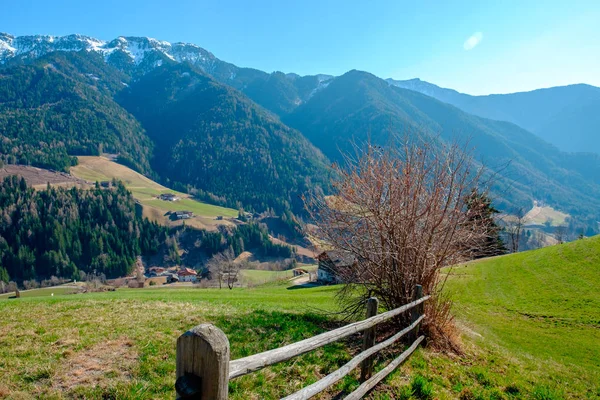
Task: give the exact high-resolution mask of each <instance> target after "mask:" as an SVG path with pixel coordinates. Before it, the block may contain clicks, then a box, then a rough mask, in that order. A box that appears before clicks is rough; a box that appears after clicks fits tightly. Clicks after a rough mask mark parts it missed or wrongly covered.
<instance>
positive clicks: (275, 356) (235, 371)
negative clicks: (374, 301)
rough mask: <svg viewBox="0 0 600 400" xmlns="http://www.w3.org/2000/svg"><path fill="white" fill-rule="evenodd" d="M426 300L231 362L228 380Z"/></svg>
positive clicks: (361, 327)
mask: <svg viewBox="0 0 600 400" xmlns="http://www.w3.org/2000/svg"><path fill="white" fill-rule="evenodd" d="M427 299H429V296H425V297H422V298H421V299H419V300H417V301H413V302H412V303H409V304H406V305H404V306H402V307H399V308H396V309H394V310H391V311H387V312H384V313H382V314H379V315H376V316H374V317H371V318H367V319H365V320H362V321H358V322H354V323H352V324H349V325H346V326H343V327H341V328H338V329H335V330H333V331H329V332H325V333H321V334H320V335H317V336H313V337H312V338H309V339H304V340H301V341H299V342H296V343H292V344H289V345H287V346H283V347H280V348H278V349H274V350H269V351H265V352H264V353H259V354H255V355H253V356H248V357H244V358H240V359H237V360H233V361H231V363H230V364H229V379H233V378H237V377H239V376H243V375H246V374H249V373H250V372H255V371H258V370H260V369H263V368H265V367H268V366H269V365H273V364H277V363H279V362H282V361H287V360H289V359H291V358H294V357H297V356H299V355H302V354H304V353H308V352H309V351H313V350H316V349H318V348H320V347H323V346H325V345H328V344H330V343H333V342H336V341H338V340H340V339H344V338H347V337H348V336H351V335H354V334H355V333H358V332H362V331H364V330H365V329H368V328H371V327H373V326H375V325H379V324H380V323H382V322H385V321H387V320H390V319H392V318H394V317H396V316H398V315H400V314H402V313H404V312H406V311H408V310H410V309H411V308H413V307H415V306H417V305H419V304H421V303H423V302H425V301H426V300H427Z"/></svg>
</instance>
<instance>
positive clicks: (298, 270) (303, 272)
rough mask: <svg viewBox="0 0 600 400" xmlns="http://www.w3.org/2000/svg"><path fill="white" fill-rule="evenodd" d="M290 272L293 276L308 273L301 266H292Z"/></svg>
mask: <svg viewBox="0 0 600 400" xmlns="http://www.w3.org/2000/svg"><path fill="white" fill-rule="evenodd" d="M292 273H293V274H294V276H302V275H305V274H308V271H307V270H305V269H303V268H294V269H293V270H292Z"/></svg>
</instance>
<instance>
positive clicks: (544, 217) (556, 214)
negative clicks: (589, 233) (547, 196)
mask: <svg viewBox="0 0 600 400" xmlns="http://www.w3.org/2000/svg"><path fill="white" fill-rule="evenodd" d="M568 216H569V214H565V213H563V212H560V211H558V210H555V209H554V208H552V207H547V206H546V207H539V206H534V207H533V208H532V209H531V210H529V212H528V213H527V214H525V224H526V225H544V224H545V223H546V222H549V223H550V225H551V226H559V225H562V224H564V223H565V220H566V219H567V217H568Z"/></svg>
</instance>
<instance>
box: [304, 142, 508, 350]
mask: <svg viewBox="0 0 600 400" xmlns="http://www.w3.org/2000/svg"><path fill="white" fill-rule="evenodd" d="M346 164H347V165H346V166H343V167H341V166H334V169H335V172H336V173H335V174H334V176H336V178H335V179H334V181H333V182H332V191H333V195H332V196H328V197H325V196H323V195H322V194H321V195H320V194H312V195H309V196H307V197H305V204H306V208H307V210H308V212H309V214H310V216H311V217H312V219H313V220H314V221H315V224H316V225H317V227H318V228H317V229H316V230H315V232H314V235H315V236H316V238H317V239H318V240H319V241H320V243H322V244H323V246H326V247H328V246H330V247H331V248H333V249H336V250H340V251H343V252H347V253H349V254H351V255H352V256H353V257H354V260H355V262H354V264H353V265H352V266H350V267H344V268H340V269H338V270H337V271H336V273H337V275H338V277H339V278H340V280H341V281H342V282H343V283H344V286H343V288H342V289H341V291H340V292H339V295H338V299H339V300H340V302H341V303H342V304H343V305H344V307H345V308H344V309H345V311H346V312H347V313H348V314H353V313H360V314H362V313H364V301H365V300H366V299H367V298H369V297H371V296H375V297H377V298H378V299H379V301H380V303H381V304H382V306H383V307H384V308H386V309H393V308H397V307H399V306H401V305H404V304H406V303H409V302H411V301H412V299H413V296H414V288H415V285H417V284H420V285H422V286H423V292H424V294H425V295H427V294H429V295H431V296H432V300H431V301H428V302H426V307H425V312H426V314H427V317H426V319H425V321H424V326H423V327H424V330H425V332H426V333H427V334H428V336H429V338H430V339H433V341H434V342H435V343H437V344H439V345H440V346H442V347H446V348H448V347H451V348H452V347H454V348H455V350H457V349H456V346H454V344H453V340H452V337H451V335H450V334H449V332H450V331H451V329H450V328H451V327H452V323H451V319H452V317H451V314H450V305H451V300H450V299H449V298H447V297H444V296H443V295H442V294H441V290H442V287H443V283H444V279H443V278H441V276H440V270H441V269H442V268H444V267H446V266H449V265H453V264H456V263H459V262H462V261H465V260H468V259H471V258H472V257H473V255H472V252H473V249H477V248H480V246H481V243H484V242H486V241H487V240H488V238H489V235H490V234H492V233H493V234H495V233H496V232H490V227H489V226H488V224H487V221H489V220H488V219H485V218H475V217H474V216H473V215H472V214H473V213H475V212H478V210H479V208H476V207H471V208H469V207H468V202H467V199H468V198H469V196H470V195H471V194H472V193H473V190H478V192H479V193H485V188H482V182H483V179H482V174H483V168H482V167H476V165H477V164H476V163H475V162H474V160H473V158H472V156H471V153H470V151H468V150H467V149H466V147H465V146H460V145H458V144H450V145H445V144H441V143H437V142H436V143H435V144H431V142H428V143H425V142H419V140H418V139H415V138H410V139H409V138H408V137H407V138H405V139H404V140H403V141H401V143H400V144H398V145H394V146H387V147H385V148H382V147H378V146H368V147H367V148H366V149H365V150H364V152H363V153H362V154H359V156H358V157H357V159H350V158H347V163H346ZM409 319H410V315H409V314H406V315H404V316H402V318H400V319H399V321H398V323H399V324H402V325H403V326H406V324H407V323H408V322H409Z"/></svg>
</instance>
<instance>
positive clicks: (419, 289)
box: [410, 285, 424, 341]
mask: <svg viewBox="0 0 600 400" xmlns="http://www.w3.org/2000/svg"><path fill="white" fill-rule="evenodd" d="M421 297H423V286H421V285H415V293H414V294H413V301H417V300H419V299H420V298H421ZM423 309H424V308H423V303H421V304H419V305H418V306H416V307H413V309H412V311H411V323H413V322H415V321H416V320H418V319H419V317H420V316H421V315H423ZM419 325H420V324H419ZM419 325H417V326H415V329H413V331H412V333H411V334H410V340H411V341H415V340H416V339H417V337H418V336H419Z"/></svg>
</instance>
